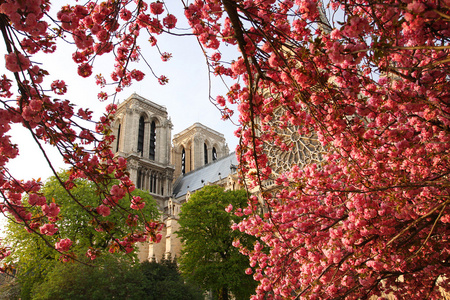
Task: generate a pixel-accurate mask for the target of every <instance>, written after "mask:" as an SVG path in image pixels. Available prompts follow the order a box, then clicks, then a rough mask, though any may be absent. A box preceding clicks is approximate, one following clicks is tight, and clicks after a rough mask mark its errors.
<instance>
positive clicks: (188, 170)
mask: <svg viewBox="0 0 450 300" xmlns="http://www.w3.org/2000/svg"><path fill="white" fill-rule="evenodd" d="M113 132H114V135H115V136H116V139H115V141H114V144H113V150H114V151H115V154H116V155H118V156H122V157H124V158H126V159H127V162H128V171H129V173H130V177H131V179H132V180H133V182H134V183H135V184H136V187H137V188H139V189H142V190H145V191H148V192H149V193H150V194H151V195H152V197H153V198H154V199H155V200H156V203H157V205H158V209H159V211H160V212H161V215H162V221H163V222H164V224H165V226H164V229H163V232H162V235H163V237H162V240H161V242H160V243H158V244H148V243H147V244H141V245H140V246H139V259H140V260H141V261H144V260H147V259H152V258H155V259H157V260H159V259H161V258H162V257H164V256H169V255H170V256H172V257H174V256H179V254H180V250H181V243H180V241H179V239H178V238H177V236H176V234H175V232H176V231H177V230H178V228H179V227H178V213H179V212H180V207H181V205H182V204H183V203H184V202H185V201H187V200H188V199H189V196H190V194H191V193H192V192H195V191H196V190H198V189H200V188H202V187H203V186H204V185H206V184H212V183H214V184H219V185H222V186H224V187H225V188H227V189H234V188H237V182H236V179H235V178H236V176H234V174H235V173H236V165H237V160H236V156H235V154H234V153H230V152H229V149H228V146H227V144H226V141H225V138H224V136H223V134H221V133H219V132H217V131H215V130H213V129H211V128H209V127H207V126H204V125H202V124H200V123H195V124H193V125H192V126H190V127H189V128H186V129H185V130H183V131H182V132H180V133H178V134H175V135H174V137H173V139H172V122H171V119H170V117H169V114H168V112H167V109H166V108H165V107H164V106H161V105H158V104H156V103H154V102H152V101H150V100H148V99H145V98H144V97H141V96H139V95H137V94H133V95H131V96H130V97H129V98H128V99H126V100H125V101H123V102H122V103H121V104H119V105H118V108H117V112H116V116H115V121H114V123H113Z"/></svg>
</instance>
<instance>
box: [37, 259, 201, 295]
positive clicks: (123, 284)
mask: <svg viewBox="0 0 450 300" xmlns="http://www.w3.org/2000/svg"><path fill="white" fill-rule="evenodd" d="M99 263H100V265H101V268H94V267H92V266H88V265H84V264H76V263H73V264H69V265H67V264H62V263H59V264H57V266H56V267H55V268H53V270H52V271H51V272H50V273H49V274H48V276H47V278H46V280H45V281H44V282H42V283H41V284H39V285H37V286H35V287H34V289H33V293H32V294H33V297H32V299H33V300H45V299H52V300H58V299H71V300H72V299H73V300H75V299H80V300H81V299H87V298H89V299H147V300H153V299H155V300H156V299H157V300H201V299H203V296H202V293H201V291H200V290H199V289H198V288H195V287H193V286H191V285H188V284H186V283H184V281H183V279H182V277H181V275H180V273H179V272H178V269H177V265H176V263H175V262H174V261H171V260H163V261H161V262H160V263H157V262H148V261H147V262H143V263H140V264H130V262H129V261H127V260H120V259H117V257H112V256H105V257H101V258H100V261H99Z"/></svg>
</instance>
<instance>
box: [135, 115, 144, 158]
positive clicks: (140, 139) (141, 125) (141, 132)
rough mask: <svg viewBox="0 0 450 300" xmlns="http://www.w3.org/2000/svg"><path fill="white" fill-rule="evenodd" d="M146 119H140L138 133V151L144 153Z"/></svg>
mask: <svg viewBox="0 0 450 300" xmlns="http://www.w3.org/2000/svg"><path fill="white" fill-rule="evenodd" d="M144 126H145V122H144V117H143V116H141V117H140V118H139V131H138V144H137V151H138V152H141V153H143V152H144Z"/></svg>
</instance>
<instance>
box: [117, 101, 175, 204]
mask: <svg viewBox="0 0 450 300" xmlns="http://www.w3.org/2000/svg"><path fill="white" fill-rule="evenodd" d="M171 131H172V123H171V121H170V118H169V117H168V114H167V109H166V108H165V107H164V106H161V105H158V104H156V103H153V102H151V101H150V100H147V99H145V98H143V97H141V96H139V95H137V94H136V93H134V94H133V95H131V96H130V97H129V98H128V99H126V100H125V101H124V102H122V103H121V104H119V106H118V108H117V113H116V120H115V122H114V124H113V133H114V135H115V136H116V140H115V141H114V144H113V145H112V146H113V150H114V151H115V152H116V155H120V156H122V157H124V158H126V159H127V162H128V170H129V172H130V177H131V180H132V181H133V182H134V183H135V184H136V187H137V188H139V189H142V190H146V191H148V192H149V193H150V194H151V195H152V196H153V198H154V199H155V200H156V202H157V203H158V207H159V209H160V211H164V208H165V207H167V201H168V200H169V197H170V196H171V195H172V181H173V172H174V168H173V166H171V165H170V152H171V141H170V140H171Z"/></svg>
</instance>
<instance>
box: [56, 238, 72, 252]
mask: <svg viewBox="0 0 450 300" xmlns="http://www.w3.org/2000/svg"><path fill="white" fill-rule="evenodd" d="M71 246H72V241H71V240H70V239H62V240H60V241H59V242H57V243H56V244H55V249H56V250H58V251H61V252H67V251H69V249H70V247H71Z"/></svg>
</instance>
